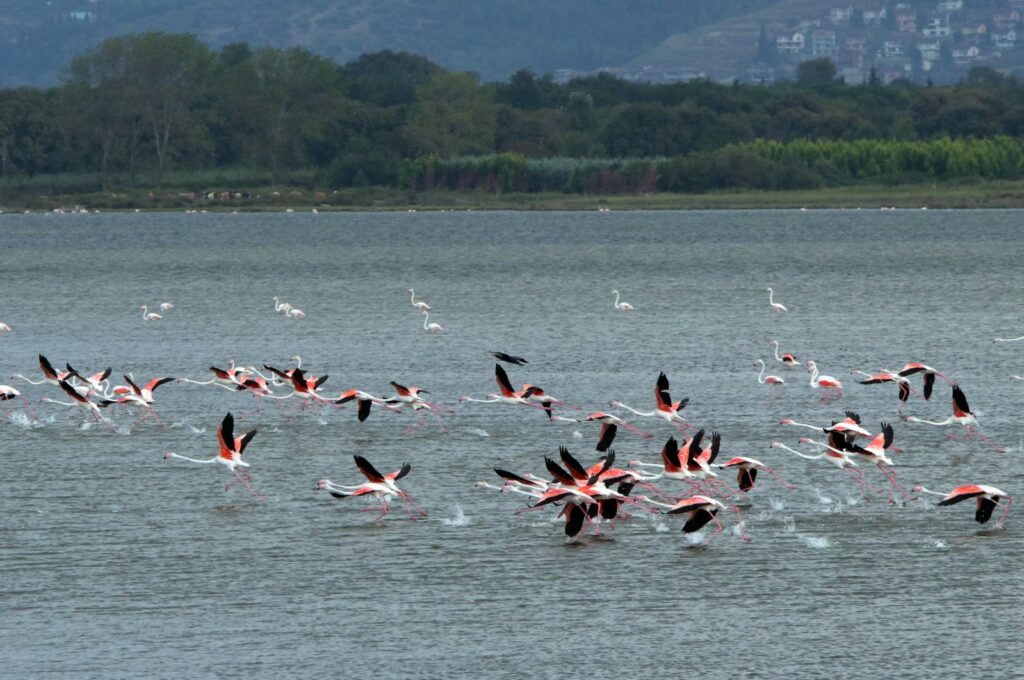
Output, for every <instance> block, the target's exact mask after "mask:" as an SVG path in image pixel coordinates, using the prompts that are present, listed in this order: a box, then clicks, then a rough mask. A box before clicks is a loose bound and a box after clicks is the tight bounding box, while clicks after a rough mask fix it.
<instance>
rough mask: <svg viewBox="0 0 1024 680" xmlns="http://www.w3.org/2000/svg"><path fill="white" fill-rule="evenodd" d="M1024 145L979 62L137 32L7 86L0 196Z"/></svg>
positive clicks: (593, 188) (563, 179)
mask: <svg viewBox="0 0 1024 680" xmlns="http://www.w3.org/2000/svg"><path fill="white" fill-rule="evenodd" d="M823 74H824V75H823ZM1022 136H1024V87H1022V86H1021V83H1019V82H1018V81H1017V80H1015V79H1013V78H1011V77H1006V76H1003V75H1001V74H999V73H998V72H996V71H993V70H991V69H987V68H974V69H972V70H971V72H970V74H969V76H968V77H967V78H966V79H965V80H964V81H963V82H961V83H959V84H956V85H951V86H944V87H928V86H916V85H914V84H912V83H910V82H906V81H897V82H896V83H893V84H890V85H881V84H879V83H878V82H877V81H876V80H871V81H870V82H867V83H863V84H846V83H842V82H837V81H836V80H835V79H834V78H832V77H831V76H830V75H829V69H828V67H827V66H826V65H823V64H814V63H811V64H809V65H808V66H807V67H805V68H803V69H801V71H800V73H799V75H798V78H797V79H796V80H795V81H792V82H781V83H776V84H772V85H764V86H758V85H741V84H718V83H713V82H710V81H706V80H695V81H690V82H686V83H676V84H666V85H662V84H649V83H638V82H628V81H625V80H621V79H617V78H614V77H611V76H609V75H607V74H601V75H597V76H592V77H586V78H576V79H574V80H571V81H569V82H568V83H564V84H561V83H556V82H554V80H553V79H552V78H550V77H546V76H545V77H538V76H537V75H535V74H533V73H532V72H530V71H529V70H525V69H524V70H521V71H519V72H517V73H515V74H514V75H513V76H511V77H510V78H509V79H508V80H506V81H502V82H490V83H484V82H481V81H480V80H479V78H477V77H476V76H475V75H473V74H470V73H464V72H452V71H447V70H445V69H443V68H441V67H440V66H438V65H436V64H434V63H431V62H430V61H428V60H427V59H425V58H423V57H420V56H417V55H414V54H409V53H401V52H398V53H396V52H388V51H385V52H377V53H372V54H364V55H362V56H361V57H359V58H358V59H355V60H353V61H351V62H348V63H346V64H341V65H339V64H336V63H334V62H332V61H330V60H328V59H326V58H324V57H321V56H318V55H316V54H314V53H312V52H309V51H307V50H304V49H302V48H289V49H278V48H273V47H262V48H258V49H257V48H252V47H250V46H249V45H247V44H245V43H236V44H231V45H227V46H225V47H224V48H222V49H220V50H217V51H215V50H212V49H210V48H209V47H207V46H206V45H204V44H203V43H202V42H200V41H199V40H198V39H197V38H196V37H195V36H192V35H187V34H166V33H142V34H135V35H126V36H122V37H118V38H112V39H108V40H106V41H105V42H103V43H101V44H100V45H98V46H97V47H95V48H93V49H91V50H89V51H87V52H84V53H82V54H80V55H78V56H77V57H75V58H74V59H73V60H72V61H71V63H70V64H69V65H68V66H67V68H66V69H65V70H64V72H63V75H62V78H61V83H60V85H58V86H55V87H52V88H48V89H39V88H25V87H23V88H13V89H5V90H0V185H7V187H8V188H10V187H15V186H22V185H23V183H24V180H26V179H28V178H35V177H39V176H57V175H60V176H64V177H73V178H75V180H74V182H73V185H74V186H75V188H76V189H77V190H78V191H87V190H112V189H119V188H131V187H155V188H160V187H162V186H163V185H165V183H166V181H167V178H168V173H175V174H176V175H179V176H180V175H182V174H183V173H185V174H187V173H189V172H197V171H207V170H214V169H219V170H225V171H238V170H243V169H244V170H249V171H253V172H256V173H258V175H259V176H261V177H264V178H265V180H264V181H265V183H267V184H276V185H282V186H284V185H288V184H306V185H312V186H318V187H329V188H342V187H366V186H384V187H402V188H406V189H409V190H420V189H440V188H448V189H478V190H480V189H482V190H487V191H570V192H593V193H616V192H624V191H704V190H708V189H715V188H726V187H752V188H762V189H784V188H812V187H816V186H828V185H834V184H842V183H849V182H854V181H865V180H872V179H875V180H878V179H884V181H886V182H898V181H919V180H924V179H927V180H929V181H931V180H942V179H952V178H957V179H961V178H972V177H977V178H1016V177H1020V176H1021V175H1022V167H1021V165H1022V163H1021V158H1022V151H1021V142H1020V141H1019V139H1020V138H1021V137H1022ZM205 181H206V180H204V179H196V180H195V183H196V184H197V186H193V187H191V188H192V189H197V190H198V189H204V188H208V187H206V186H199V184H202V183H204V182H205ZM19 182H20V183H21V184H19ZM178 185H180V182H179V184H178Z"/></svg>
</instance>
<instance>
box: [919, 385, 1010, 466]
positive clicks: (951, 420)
mask: <svg viewBox="0 0 1024 680" xmlns="http://www.w3.org/2000/svg"><path fill="white" fill-rule="evenodd" d="M903 419H904V420H905V421H907V422H908V423H924V424H926V425H938V426H945V425H961V426H963V428H964V429H965V430H966V431H967V439H974V438H975V437H980V438H981V439H982V441H984V442H985V443H987V444H988V445H989V446H991V447H992V448H994V449H995V450H996V451H999V452H1000V453H1005V451H1006V449H1004V448H1002V447H999V446H996V444H995V442H993V441H992V440H991V439H989V438H988V437H986V436H985V435H983V434H982V433H981V432H979V431H978V430H976V429H974V428H973V427H971V426H972V425H975V426H977V425H978V419H977V418H976V417H975V416H974V414H973V413H971V407H970V406H968V404H967V397H966V395H964V391H963V390H962V389H960V386H959V385H957V384H955V383H954V385H953V415H951V416H950V417H948V418H946V419H945V420H940V421H934V420H925V419H923V418H917V417H916V416H904V418H903ZM948 437H949V438H951V439H955V438H957V436H956V435H948Z"/></svg>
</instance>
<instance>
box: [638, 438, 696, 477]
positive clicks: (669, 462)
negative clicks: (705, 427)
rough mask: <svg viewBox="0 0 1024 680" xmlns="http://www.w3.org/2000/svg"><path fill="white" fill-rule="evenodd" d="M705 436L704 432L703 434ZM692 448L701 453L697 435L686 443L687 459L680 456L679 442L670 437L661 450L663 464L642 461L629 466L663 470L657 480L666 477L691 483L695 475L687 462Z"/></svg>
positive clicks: (684, 446)
mask: <svg viewBox="0 0 1024 680" xmlns="http://www.w3.org/2000/svg"><path fill="white" fill-rule="evenodd" d="M701 436H703V432H701ZM690 447H694V448H695V452H698V453H699V451H700V440H699V439H697V437H696V435H694V436H693V437H691V438H690V439H689V441H687V442H685V443H684V445H683V448H684V449H686V450H687V454H686V458H685V459H684V458H683V457H681V455H680V447H679V442H677V441H676V438H675V437H669V438H668V440H667V441H666V442H665V445H664V446H663V447H662V448H661V462H660V463H645V462H643V461H640V460H631V461H629V464H630V465H631V466H633V467H653V468H659V469H660V470H661V472H660V473H658V475H656V477H655V478H661V477H664V478H665V479H675V480H678V481H683V482H691V480H693V478H694V475H693V473H691V472H690V471H689V469H688V466H687V462H686V461H687V460H689V457H690V453H689V451H688V449H689V448H690Z"/></svg>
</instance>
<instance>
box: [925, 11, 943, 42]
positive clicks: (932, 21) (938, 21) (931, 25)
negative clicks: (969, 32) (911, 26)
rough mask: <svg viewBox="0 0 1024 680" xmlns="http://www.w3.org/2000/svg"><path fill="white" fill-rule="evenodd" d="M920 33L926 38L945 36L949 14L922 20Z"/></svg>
mask: <svg viewBox="0 0 1024 680" xmlns="http://www.w3.org/2000/svg"><path fill="white" fill-rule="evenodd" d="M921 35H923V36H924V37H926V38H945V37H948V36H949V15H948V14H947V15H945V16H941V17H931V18H929V19H926V20H925V22H924V28H922V29H921Z"/></svg>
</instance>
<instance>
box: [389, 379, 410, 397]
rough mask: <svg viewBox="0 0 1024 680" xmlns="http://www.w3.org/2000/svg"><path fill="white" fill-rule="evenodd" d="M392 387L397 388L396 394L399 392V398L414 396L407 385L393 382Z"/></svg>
mask: <svg viewBox="0 0 1024 680" xmlns="http://www.w3.org/2000/svg"><path fill="white" fill-rule="evenodd" d="M390 385H391V386H392V387H394V388H395V392H398V394H399V396H402V397H411V396H412V392H410V391H409V388H408V387H406V386H405V385H399V384H398V383H396V382H395V381H394V380H392V381H391V383H390Z"/></svg>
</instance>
